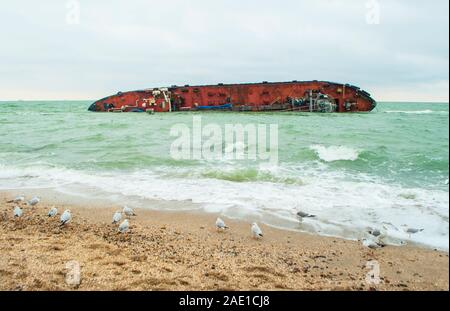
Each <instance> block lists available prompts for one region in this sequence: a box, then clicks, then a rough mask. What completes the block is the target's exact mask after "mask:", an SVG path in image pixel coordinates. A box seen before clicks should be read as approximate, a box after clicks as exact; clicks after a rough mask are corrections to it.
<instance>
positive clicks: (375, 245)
mask: <svg viewBox="0 0 450 311" xmlns="http://www.w3.org/2000/svg"><path fill="white" fill-rule="evenodd" d="M362 244H363V246H365V247H368V248H370V249H377V248H380V247H382V245H380V244H378V243H377V242H375V241H373V240H371V239H363V240H362Z"/></svg>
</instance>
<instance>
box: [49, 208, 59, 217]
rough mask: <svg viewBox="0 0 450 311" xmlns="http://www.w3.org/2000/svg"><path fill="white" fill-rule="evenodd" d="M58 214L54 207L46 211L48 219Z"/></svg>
mask: <svg viewBox="0 0 450 311" xmlns="http://www.w3.org/2000/svg"><path fill="white" fill-rule="evenodd" d="M57 214H58V209H57V208H56V207H54V206H53V207H52V208H51V210H49V211H48V214H47V215H48V217H55V216H56V215H57Z"/></svg>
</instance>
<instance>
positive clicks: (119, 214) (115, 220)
mask: <svg viewBox="0 0 450 311" xmlns="http://www.w3.org/2000/svg"><path fill="white" fill-rule="evenodd" d="M121 219H122V212H121V211H117V212H116V213H115V214H114V216H113V221H112V223H113V224H116V223H118V222H119V221H120V220H121Z"/></svg>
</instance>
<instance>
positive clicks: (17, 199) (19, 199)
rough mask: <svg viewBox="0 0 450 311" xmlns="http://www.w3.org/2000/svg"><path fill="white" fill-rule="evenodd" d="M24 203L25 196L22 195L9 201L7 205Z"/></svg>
mask: <svg viewBox="0 0 450 311" xmlns="http://www.w3.org/2000/svg"><path fill="white" fill-rule="evenodd" d="M23 201H25V196H24V195H23V194H21V195H18V196H16V197H15V199H14V200H11V201H8V202H6V203H19V202H23Z"/></svg>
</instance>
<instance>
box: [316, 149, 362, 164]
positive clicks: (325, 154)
mask: <svg viewBox="0 0 450 311" xmlns="http://www.w3.org/2000/svg"><path fill="white" fill-rule="evenodd" d="M310 149H311V150H314V151H315V152H316V154H317V155H318V156H319V158H320V159H322V160H323V161H325V162H334V161H355V160H357V159H358V156H359V152H358V151H357V150H355V149H353V148H349V147H345V146H328V147H326V146H322V145H312V146H310Z"/></svg>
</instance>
